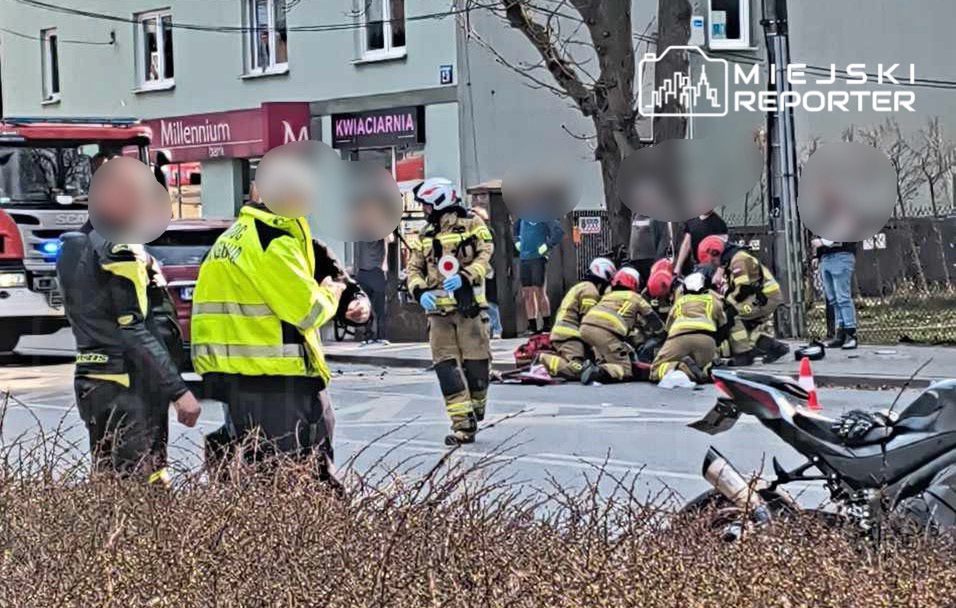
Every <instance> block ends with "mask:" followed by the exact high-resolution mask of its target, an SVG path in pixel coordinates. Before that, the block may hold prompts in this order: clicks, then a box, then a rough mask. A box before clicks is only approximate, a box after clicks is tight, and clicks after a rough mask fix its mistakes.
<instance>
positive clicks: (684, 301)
mask: <svg viewBox="0 0 956 608" xmlns="http://www.w3.org/2000/svg"><path fill="white" fill-rule="evenodd" d="M710 288H711V280H710V277H709V276H708V275H707V274H705V273H702V272H694V273H692V274H690V275H688V276H687V278H686V279H684V285H683V290H682V292H681V293H679V294H678V295H677V297H676V298H675V300H674V305H673V307H671V312H670V315H668V317H667V326H666V329H667V340H666V341H665V342H664V346H663V347H662V348H661V350H660V352H659V353H657V357H656V358H655V359H654V362H653V363H652V364H651V381H652V382H659V383H663V384H666V385H671V386H682V385H683V386H689V385H690V384H691V383H703V382H708V381H709V380H710V368H711V367H712V366H713V363H714V360H716V359H717V354H718V352H717V334H718V331H719V330H721V328H724V327H725V326H726V325H727V316H726V314H725V313H724V303H723V301H722V299H721V297H720V296H719V295H718V294H717V293H716V292H714V291H711V289H710ZM665 379H666V382H665Z"/></svg>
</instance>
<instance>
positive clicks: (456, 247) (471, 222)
mask: <svg viewBox="0 0 956 608" xmlns="http://www.w3.org/2000/svg"><path fill="white" fill-rule="evenodd" d="M436 215H437V216H436V217H435V218H434V219H432V220H431V221H429V223H428V225H427V226H426V227H425V228H424V229H423V230H422V232H421V234H420V235H419V238H418V245H417V246H415V247H413V249H412V254H411V256H410V258H409V262H408V291H409V293H411V294H412V296H413V297H414V298H415V299H416V300H418V299H420V298H421V295H422V294H423V293H425V292H426V291H436V292H438V293H437V294H436V296H437V298H436V303H437V305H438V307H437V308H436V310H434V311H432V312H431V313H429V314H447V313H449V312H454V311H455V310H457V309H458V304H457V302H456V301H455V297H454V295H453V294H449V293H447V292H446V291H444V290H443V289H442V283H443V282H444V281H445V279H446V278H447V277H445V276H444V275H443V274H442V273H441V271H440V269H439V268H438V261H439V260H441V259H442V258H443V257H444V256H449V255H450V256H453V257H454V258H455V259H457V260H458V264H459V271H458V272H459V273H460V274H461V275H462V278H463V279H465V281H466V282H467V283H468V284H470V285H471V287H472V288H473V289H474V294H475V301H476V302H477V303H478V305H479V306H480V307H481V308H487V307H488V300H487V298H486V297H485V277H486V276H488V273H489V272H490V271H491V255H492V254H493V253H494V250H495V246H494V244H493V242H492V236H491V231H490V230H488V227H487V226H486V225H485V222H484V221H483V220H482V219H481V218H480V217H478V216H477V215H475V214H473V213H471V212H469V211H467V210H465V209H462V208H461V207H452V208H451V209H449V210H447V211H444V212H436Z"/></svg>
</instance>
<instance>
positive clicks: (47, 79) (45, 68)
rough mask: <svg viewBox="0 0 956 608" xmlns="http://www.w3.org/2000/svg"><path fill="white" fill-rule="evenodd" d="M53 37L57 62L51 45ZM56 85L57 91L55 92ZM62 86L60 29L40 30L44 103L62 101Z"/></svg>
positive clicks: (41, 80)
mask: <svg viewBox="0 0 956 608" xmlns="http://www.w3.org/2000/svg"><path fill="white" fill-rule="evenodd" d="M51 37H55V38H56V60H55V61H54V57H53V54H54V53H53V47H52V45H51V44H50V38H51ZM54 66H55V69H54ZM54 76H55V78H54ZM54 81H55V82H54ZM54 84H55V85H56V91H54V90H53V85H54ZM61 84H62V83H61V82H60V34H59V30H58V28H55V27H49V28H45V29H42V30H40V95H41V96H42V103H56V102H58V101H60V97H61V95H62V86H61Z"/></svg>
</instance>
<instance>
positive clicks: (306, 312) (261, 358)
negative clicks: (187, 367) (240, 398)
mask: <svg viewBox="0 0 956 608" xmlns="http://www.w3.org/2000/svg"><path fill="white" fill-rule="evenodd" d="M257 222H261V224H257ZM262 225H264V227H263V226H262ZM265 227H268V229H271V230H273V231H274V232H276V233H278V235H279V236H276V237H275V238H273V239H272V240H267V241H265V243H266V249H265V250H264V249H263V241H262V240H261V239H260V236H259V231H260V229H261V230H267V228H265ZM264 234H265V232H264ZM314 274H315V256H314V251H313V248H312V236H311V232H310V231H309V228H308V225H307V224H306V222H305V220H304V219H303V218H287V217H282V216H278V215H274V214H272V213H269V212H268V211H265V210H262V209H257V208H252V207H244V208H243V209H242V210H241V211H240V213H239V217H238V218H237V219H236V222H235V223H234V224H233V225H232V227H230V228H229V229H228V230H226V231H225V232H224V233H223V234H222V235H221V236H220V237H219V239H217V241H216V243H215V244H214V245H213V247H212V249H211V250H210V253H209V255H207V257H206V259H205V260H204V261H203V264H202V266H201V267H200V270H199V278H198V280H197V282H196V289H195V291H194V293H193V315H192V355H193V363H194V367H195V369H196V372H197V373H199V374H205V373H211V372H219V373H230V374H239V375H245V376H260V375H262V376H274V375H279V376H317V377H319V378H322V380H323V381H325V382H328V380H329V378H330V375H331V374H330V372H329V369H328V366H327V365H326V363H325V356H324V353H323V351H322V343H321V340H320V338H319V332H318V329H319V328H320V327H321V326H322V324H324V323H325V322H326V321H328V320H329V319H330V318H331V317H332V316H333V315H334V314H335V311H336V309H337V308H338V301H337V298H335V296H334V294H333V293H332V292H331V291H330V290H329V289H327V288H325V287H322V286H321V285H320V284H319V283H318V282H317V281H316V279H315V276H314ZM284 325H285V327H286V330H288V328H290V327H295V328H296V329H297V330H298V332H299V334H300V339H296V340H289V339H288V333H287V331H283V326H284Z"/></svg>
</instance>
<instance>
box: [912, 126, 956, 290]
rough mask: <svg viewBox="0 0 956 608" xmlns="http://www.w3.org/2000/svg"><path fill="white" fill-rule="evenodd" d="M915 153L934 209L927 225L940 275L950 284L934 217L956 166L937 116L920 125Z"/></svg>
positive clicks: (953, 148)
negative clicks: (936, 251) (931, 235)
mask: <svg viewBox="0 0 956 608" xmlns="http://www.w3.org/2000/svg"><path fill="white" fill-rule="evenodd" d="M915 153H916V157H917V162H918V166H919V170H920V173H922V175H923V179H924V180H925V182H926V190H927V194H928V195H929V202H930V207H931V209H932V211H933V218H932V220H930V226H931V229H932V231H933V238H934V240H935V241H936V247H937V249H938V251H939V252H940V255H941V258H942V264H940V266H941V267H942V269H943V278H944V280H945V281H946V284H947V285H950V284H952V277H951V275H950V271H949V264H947V263H946V244H945V243H944V242H943V234H942V231H940V229H939V222H938V221H937V218H938V217H939V216H940V200H941V199H942V202H943V204H947V203H948V200H947V199H949V194H950V192H949V190H950V187H949V186H950V179H951V178H952V176H953V170H954V169H956V145H954V144H953V142H951V141H949V140H948V139H946V136H945V134H944V133H943V127H942V126H941V125H940V122H939V117H934V118H931V119H930V120H929V121H928V123H927V125H926V128H924V129H920V131H919V133H918V134H917V138H916V143H915ZM950 208H952V207H951V206H950Z"/></svg>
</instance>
